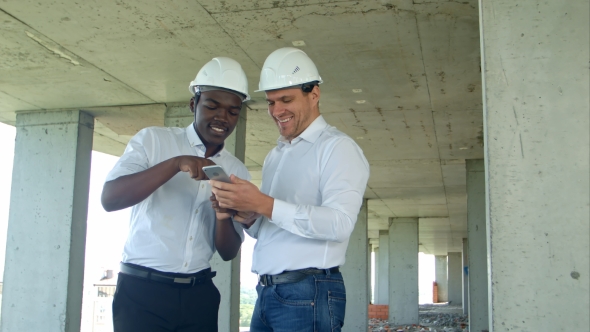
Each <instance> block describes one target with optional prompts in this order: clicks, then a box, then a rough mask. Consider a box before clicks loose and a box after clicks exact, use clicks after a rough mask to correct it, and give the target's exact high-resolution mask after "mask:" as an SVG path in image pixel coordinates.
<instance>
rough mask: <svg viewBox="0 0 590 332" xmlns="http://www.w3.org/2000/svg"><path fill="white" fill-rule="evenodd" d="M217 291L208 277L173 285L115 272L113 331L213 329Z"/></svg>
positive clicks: (197, 331)
mask: <svg viewBox="0 0 590 332" xmlns="http://www.w3.org/2000/svg"><path fill="white" fill-rule="evenodd" d="M219 301H220V296H219V291H218V290H217V287H215V285H214V284H213V281H211V280H208V281H205V282H203V283H202V284H197V285H195V286H192V287H187V286H184V285H181V286H176V285H169V284H163V283H159V282H155V281H150V280H146V279H141V278H137V277H133V276H129V275H126V274H123V273H119V279H118V281H117V290H116V292H115V297H114V299H113V327H114V331H115V332H140V331H141V332H217V313H218V310H219Z"/></svg>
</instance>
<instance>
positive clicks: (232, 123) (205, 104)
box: [191, 90, 242, 146]
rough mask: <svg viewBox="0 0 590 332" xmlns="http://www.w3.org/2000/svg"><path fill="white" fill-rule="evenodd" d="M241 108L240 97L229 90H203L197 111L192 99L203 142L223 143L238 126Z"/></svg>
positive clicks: (196, 126)
mask: <svg viewBox="0 0 590 332" xmlns="http://www.w3.org/2000/svg"><path fill="white" fill-rule="evenodd" d="M241 109H242V100H241V99H240V97H238V96H237V95H235V94H233V93H231V92H227V91H221V90H212V91H205V92H202V93H201V97H200V98H199V102H198V103H197V107H196V112H195V111H194V110H195V107H194V100H193V99H191V110H193V112H195V129H196V131H197V134H198V135H199V137H200V138H201V140H202V141H203V144H205V146H210V145H221V144H223V141H225V139H226V138H227V137H228V136H229V135H230V134H231V133H232V131H233V130H234V128H235V127H236V125H237V123H238V119H239V117H240V110H241Z"/></svg>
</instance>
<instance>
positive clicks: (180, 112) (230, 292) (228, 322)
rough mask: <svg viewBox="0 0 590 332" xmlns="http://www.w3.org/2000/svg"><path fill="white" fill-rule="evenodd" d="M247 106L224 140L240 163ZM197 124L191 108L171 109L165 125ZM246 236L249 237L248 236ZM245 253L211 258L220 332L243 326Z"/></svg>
mask: <svg viewBox="0 0 590 332" xmlns="http://www.w3.org/2000/svg"><path fill="white" fill-rule="evenodd" d="M247 110H248V108H247V107H246V106H243V107H242V110H241V111H240V119H239V120H238V124H237V125H236V128H235V129H234V131H233V133H232V134H231V135H230V136H229V137H228V138H227V139H226V140H225V149H226V150H227V151H229V152H230V153H232V154H233V155H234V156H236V157H237V158H238V159H240V160H241V161H242V162H243V161H244V159H245V156H246V120H247ZM193 120H194V116H193V115H192V113H191V112H190V109H189V107H188V104H186V103H180V104H173V105H170V106H169V107H168V108H167V110H166V117H165V120H164V123H165V125H166V126H176V127H186V126H188V125H189V124H190V123H192V122H193ZM246 236H247V235H246ZM241 254H242V251H241V250H240V252H238V255H237V256H236V258H234V259H232V260H231V261H230V262H225V261H223V259H221V257H220V256H219V254H218V253H215V254H214V255H213V258H211V262H210V263H211V270H212V271H217V276H216V277H215V278H213V283H214V284H215V286H217V288H218V289H219V293H220V294H221V302H220V304H219V320H218V328H219V331H232V332H233V331H238V329H239V324H240V262H241Z"/></svg>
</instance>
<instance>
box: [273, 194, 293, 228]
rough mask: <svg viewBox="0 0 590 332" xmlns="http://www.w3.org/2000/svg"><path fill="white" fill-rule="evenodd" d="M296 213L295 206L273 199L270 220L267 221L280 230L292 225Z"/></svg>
mask: <svg viewBox="0 0 590 332" xmlns="http://www.w3.org/2000/svg"><path fill="white" fill-rule="evenodd" d="M296 212H297V205H296V204H291V203H287V202H285V201H281V200H278V199H276V198H275V199H274V203H273V206H272V219H271V220H269V221H270V222H272V223H273V224H275V225H277V226H279V227H281V228H285V226H287V225H290V224H292V223H293V221H294V220H295V213H296Z"/></svg>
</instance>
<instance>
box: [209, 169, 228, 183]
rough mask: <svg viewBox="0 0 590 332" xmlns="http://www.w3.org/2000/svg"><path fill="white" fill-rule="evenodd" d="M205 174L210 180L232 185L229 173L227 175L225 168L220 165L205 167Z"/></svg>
mask: <svg viewBox="0 0 590 332" xmlns="http://www.w3.org/2000/svg"><path fill="white" fill-rule="evenodd" d="M203 172H205V175H207V177H208V178H209V179H210V180H215V181H221V182H227V183H231V180H230V179H229V176H227V173H225V171H224V170H223V168H222V167H221V166H219V165H213V166H205V167H203Z"/></svg>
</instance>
